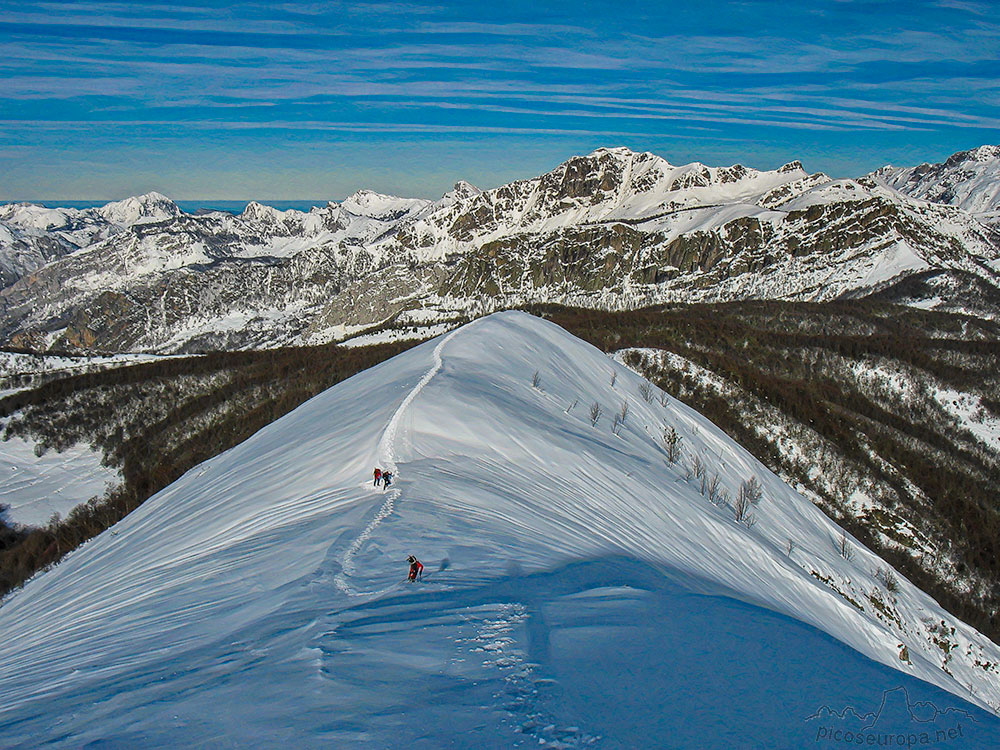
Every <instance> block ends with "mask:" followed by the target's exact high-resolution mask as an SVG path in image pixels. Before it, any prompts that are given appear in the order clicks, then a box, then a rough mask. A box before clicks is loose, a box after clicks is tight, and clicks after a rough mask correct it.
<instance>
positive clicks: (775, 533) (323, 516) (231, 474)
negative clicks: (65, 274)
mask: <svg viewBox="0 0 1000 750" xmlns="http://www.w3.org/2000/svg"><path fill="white" fill-rule="evenodd" d="M535 370H537V371H538V373H539V379H540V382H539V387H538V388H532V387H531V380H532V373H533V372H534V371H535ZM613 373H615V374H616V380H615V382H614V384H612V382H611V376H612V374H613ZM642 382H643V381H641V380H640V379H639V378H638V377H637V376H636V375H635V374H633V373H631V372H630V371H628V370H627V369H626V368H624V367H623V366H621V365H620V364H618V363H616V362H614V361H613V360H610V359H609V358H607V357H606V356H605V355H603V354H602V353H601V352H599V351H598V350H596V349H594V348H593V347H591V346H590V345H588V344H585V343H584V342H582V341H580V340H578V339H576V338H574V337H572V336H570V335H569V334H568V333H566V332H565V331H563V330H562V329H560V328H558V327H557V326H555V325H553V324H550V323H547V322H545V321H542V320H539V319H537V318H533V317H531V316H529V315H526V314H523V313H501V314H497V315H492V316H490V317H487V318H483V319H480V320H479V321H476V322H474V323H471V324H469V325H467V326H465V327H463V328H461V329H458V330H457V331H453V332H452V333H450V334H448V335H447V336H445V337H442V338H439V339H437V340H434V341H431V342H428V343H426V344H423V345H421V346H418V347H416V348H414V349H411V350H409V351H408V352H406V353H404V354H402V355H400V356H398V357H396V358H394V359H392V360H389V361H387V362H385V363H383V364H381V365H379V366H377V367H375V368H372V369H371V370H368V371H366V372H363V373H360V374H359V375H357V376H355V377H353V378H351V379H349V380H347V381H345V382H343V383H341V384H339V385H337V386H335V387H334V388H332V389H330V390H328V391H326V392H324V393H322V394H320V395H319V396H317V397H316V398H314V399H312V400H311V401H309V402H307V403H306V404H303V405H302V406H301V407H299V408H298V409H297V410H295V411H294V412H292V413H291V414H289V415H287V416H286V417H284V418H282V419H281V420H279V421H277V422H275V423H273V424H272V425H270V426H268V427H267V428H265V429H263V430H261V431H260V432H259V433H257V434H256V435H254V436H253V437H252V438H251V439H249V440H248V441H246V442H245V443H243V444H241V445H239V446H237V447H236V448H234V449H232V450H230V451H228V452H226V453H224V454H222V455H220V456H218V457H216V458H214V459H212V460H210V461H208V462H206V463H205V464H203V465H201V466H200V467H197V468H196V469H194V470H192V471H190V472H189V473H188V474H186V475H185V476H184V477H182V478H181V479H180V480H179V481H177V482H176V483H174V484H173V485H171V486H170V487H168V488H167V489H165V490H163V491H162V492H160V493H159V494H158V495H156V496H155V497H154V498H152V499H151V500H149V501H148V502H147V503H146V504H144V505H143V506H142V507H141V508H139V509H138V510H137V511H135V512H134V513H132V514H131V515H130V516H128V517H127V518H126V519H124V520H123V521H122V522H121V523H119V524H118V525H117V526H116V527H115V528H114V529H113V531H110V532H108V533H105V534H103V535H101V536H100V537H98V538H97V539H95V540H93V541H92V542H90V543H88V544H87V545H85V546H84V547H82V548H81V549H79V550H77V551H76V552H74V553H72V554H71V555H70V556H68V557H67V558H66V559H65V560H64V561H63V562H62V563H61V564H60V565H59V566H57V567H56V568H54V569H53V570H51V571H48V572H46V573H43V574H41V575H39V576H37V577H36V578H35V579H33V580H32V581H31V582H29V584H28V585H27V586H26V587H25V588H24V589H23V590H21V591H18V592H16V593H15V594H13V595H12V596H11V597H9V598H8V599H7V600H6V601H5V602H4V604H3V606H2V607H0V631H2V632H3V633H4V638H3V639H2V640H0V736H3V737H4V742H5V744H7V745H9V746H12V747H34V746H37V745H41V744H50V745H53V746H56V747H79V746H83V745H87V744H88V743H97V744H102V745H104V746H111V747H150V746H166V745H170V746H191V745H199V746H215V747H247V746H261V747H269V746H273V745H275V744H277V743H279V742H289V743H293V745H294V746H295V747H365V748H368V747H371V748H376V747H378V748H382V747H403V746H407V747H417V748H438V747H477V748H478V747H497V748H499V747H512V746H518V745H521V744H523V745H525V746H536V747H537V746H546V747H583V746H600V747H616V748H617V747H621V748H629V747H633V748H634V747H650V746H653V747H722V746H739V747H802V746H806V745H809V746H812V745H815V746H817V747H827V746H830V747H834V746H839V745H837V744H832V745H831V744H824V743H825V738H826V733H827V732H828V730H829V736H830V737H833V736H834V732H835V731H837V730H836V727H840V730H839V731H840V732H841V736H842V735H843V731H845V727H848V728H850V731H867V732H869V733H872V732H876V733H877V732H883V731H884V732H890V731H892V732H895V731H907V732H909V731H914V732H917V731H924V732H930V734H931V736H933V735H934V733H935V732H939V731H943V732H945V733H946V735H945V736H946V738H947V737H948V735H947V733H948V732H956V733H958V734H953V735H951V737H959V736H960V737H961V738H962V742H963V744H955V745H954V746H955V747H991V746H996V745H997V743H998V742H1000V721H998V720H997V719H996V717H995V716H993V715H992V714H990V713H987V712H986V711H984V710H982V709H983V708H986V707H990V706H996V705H997V704H998V703H1000V687H998V684H997V680H996V671H995V670H996V666H995V665H996V664H997V663H998V662H1000V649H998V648H997V646H995V645H994V644H992V643H991V642H989V641H988V640H987V639H986V638H984V637H983V636H981V635H979V634H978V633H976V632H975V631H974V630H972V629H971V628H969V627H968V626H966V625H964V624H962V623H961V622H957V621H955V620H954V618H951V617H950V616H949V615H948V614H947V613H945V612H943V611H942V610H941V609H940V608H938V607H937V605H936V604H935V603H934V602H933V601H932V600H930V599H929V597H927V596H926V595H924V594H923V593H921V592H920V591H918V590H916V589H914V588H913V587H912V586H910V585H909V584H908V583H907V582H906V581H904V580H902V579H900V580H899V590H898V591H897V592H896V593H895V594H891V593H889V592H886V591H884V590H882V591H881V592H880V593H879V594H878V595H877V599H878V601H879V602H881V609H879V608H876V607H875V606H874V605H873V604H872V603H871V602H872V601H873V600H872V599H869V598H868V594H870V593H871V592H873V591H877V590H878V587H879V584H878V583H877V581H876V579H875V577H874V575H873V570H875V569H876V568H877V567H878V566H879V565H882V563H881V562H880V561H879V560H878V559H877V558H875V557H874V556H873V555H872V554H871V553H869V552H867V551H866V550H864V549H862V548H861V547H860V546H859V545H857V544H854V543H853V542H852V549H853V550H854V554H853V557H852V559H849V560H848V559H845V558H844V557H841V556H840V555H839V554H838V552H837V550H836V545H835V540H836V539H838V538H839V536H840V532H839V530H838V529H837V527H836V526H835V525H834V524H833V523H832V522H831V521H829V520H828V519H827V518H826V517H825V516H823V515H822V514H821V513H820V512H819V511H818V510H816V509H815V508H814V507H813V506H812V505H811V504H810V503H809V502H807V501H806V500H804V499H803V498H802V497H801V496H799V495H797V494H796V493H795V492H793V491H792V490H791V489H790V488H788V487H787V486H785V485H784V484H782V483H781V482H780V481H779V480H778V479H777V478H776V477H774V476H773V475H771V474H770V473H768V472H767V470H766V469H765V468H764V467H763V466H761V465H760V464H759V463H758V462H757V461H756V460H754V459H753V458H752V457H751V456H750V455H749V454H748V453H747V452H746V451H744V450H742V449H741V448H740V447H739V446H737V445H735V444H734V443H733V442H732V441H731V440H729V439H728V438H727V437H726V436H725V435H724V434H723V433H722V432H721V431H720V430H718V429H717V428H716V427H714V426H713V425H712V424H711V423H710V422H708V421H707V420H705V419H704V418H703V417H701V416H699V415H698V414H697V413H695V412H693V411H692V410H690V409H688V408H687V407H685V406H684V405H683V404H680V403H679V402H676V401H674V400H669V401H668V402H667V403H666V405H661V403H660V400H659V399H658V398H657V399H652V400H651V401H650V402H647V401H646V400H645V399H644V398H642V396H641V393H640V387H641V384H642ZM624 402H627V403H628V404H629V410H628V413H627V415H626V418H625V424H624V427H622V428H621V430H620V433H619V434H618V435H615V434H613V431H612V429H611V427H612V424H613V419H612V414H613V413H614V412H616V411H619V410H620V409H621V407H622V404H623V403H624ZM594 403H598V404H600V405H601V406H602V407H603V411H604V413H603V415H602V416H601V417H600V419H599V421H598V423H597V425H596V426H595V425H592V423H591V418H590V406H591V404H594ZM664 425H671V426H674V427H675V428H676V429H677V431H678V432H679V433H680V434H681V435H682V437H683V443H682V446H683V448H684V460H683V464H675V465H669V464H667V462H666V461H665V456H664V452H663V450H662V448H661V441H660V436H661V435H662V431H663V428H664ZM694 456H698V457H699V458H700V460H702V461H704V463H705V464H706V465H707V466H708V468H709V473H710V475H714V474H715V473H716V472H717V473H718V476H719V478H720V481H721V483H722V484H723V485H724V486H725V488H726V489H727V490H728V491H729V492H730V493H731V494H733V495H735V493H736V491H737V488H738V485H739V483H740V481H742V480H743V479H746V478H748V477H750V476H751V475H752V476H755V477H757V478H758V480H759V481H760V482H761V483H762V485H763V489H764V497H763V500H762V501H761V502H760V503H759V504H758V505H757V506H756V508H755V510H754V513H755V515H756V518H757V523H756V525H754V526H753V527H752V528H748V527H747V526H745V525H741V524H738V523H736V522H735V521H734V520H733V514H732V512H731V510H729V509H728V508H726V507H719V506H716V505H714V504H711V503H709V502H708V500H707V499H706V498H705V497H703V496H702V494H701V493H700V492H699V487H698V483H697V482H696V481H694V480H693V479H685V472H684V468H683V466H684V465H687V466H690V465H691V464H692V462H693V460H694ZM375 465H382V466H383V467H387V468H395V469H396V472H397V477H396V480H397V481H396V482H395V484H394V486H393V487H392V488H390V489H389V490H379V489H377V488H374V487H372V485H371V470H372V467H373V466H375ZM789 539H791V540H793V541H794V549H793V550H792V551H791V553H789V552H788V550H787V542H788V540H789ZM411 553H412V554H416V555H417V556H418V557H420V558H421V559H422V560H423V562H424V563H425V565H426V566H427V572H428V575H427V576H426V581H425V582H424V583H421V584H417V585H414V586H409V585H407V584H404V583H402V582H401V580H400V579H401V578H402V577H403V576H404V575H405V571H406V563H405V562H404V561H405V559H406V556H407V554H411ZM851 600H854V603H852V602H851ZM952 628H953V629H952ZM942 641H943V642H947V643H949V644H951V643H954V646H949V647H948V648H947V649H944V648H942V647H941V646H940V645H939V643H940V642H942ZM903 645H905V646H906V651H905V652H903V655H904V657H907V656H908V658H909V661H908V662H907V661H903V660H901V658H900V653H901V647H902V646H903ZM942 662H944V666H945V667H946V669H942ZM976 662H979V663H980V664H986V663H988V664H990V665H992V666H991V667H986V668H984V667H981V666H976ZM990 669H992V670H994V671H990ZM959 696H961V697H959ZM966 701H969V702H966ZM972 704H976V705H972ZM929 706H930V707H931V708H934V711H932V712H931V713H930V714H928V710H929V709H928V707H929ZM977 706H978V707H977ZM869 712H870V713H871V716H868V717H865V715H866V714H867V713H869ZM859 716H861V717H865V718H863V720H859V719H858V717H859ZM852 722H853V723H852ZM855 724H857V726H855ZM862 725H864V726H862ZM866 727H867V728H866ZM957 742H958V740H956V743H957ZM938 746H942V747H947V746H949V745H948V744H947V742H945V743H943V744H942V743H939V744H938Z"/></svg>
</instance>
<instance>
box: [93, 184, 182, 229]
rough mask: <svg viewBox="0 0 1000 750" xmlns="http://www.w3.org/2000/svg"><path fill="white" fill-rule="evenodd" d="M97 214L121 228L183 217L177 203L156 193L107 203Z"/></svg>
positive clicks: (96, 210)
mask: <svg viewBox="0 0 1000 750" xmlns="http://www.w3.org/2000/svg"><path fill="white" fill-rule="evenodd" d="M95 212H96V213H97V214H99V215H100V216H102V217H103V218H104V219H105V220H106V221H108V222H110V223H112V224H118V225H121V226H133V225H135V224H144V223H147V222H154V221H164V220H165V219H170V218H173V217H176V216H180V215H181V210H180V208H178V207H177V204H176V203H174V202H173V201H172V200H170V198H168V197H167V196H165V195H162V194H160V193H157V192H155V191H154V192H149V193H146V194H144V195H138V196H133V197H131V198H126V199H125V200H121V201H113V202H111V203H107V204H105V205H104V206H101V207H100V208H97V209H95Z"/></svg>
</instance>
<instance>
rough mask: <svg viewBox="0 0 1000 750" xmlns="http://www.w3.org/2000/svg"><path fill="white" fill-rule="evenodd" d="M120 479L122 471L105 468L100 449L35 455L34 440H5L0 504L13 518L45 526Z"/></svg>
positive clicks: (74, 448)
mask: <svg viewBox="0 0 1000 750" xmlns="http://www.w3.org/2000/svg"><path fill="white" fill-rule="evenodd" d="M120 481H121V475H120V474H119V472H118V471H117V470H115V469H110V468H108V467H106V466H102V465H101V454H100V452H99V451H93V450H91V449H90V447H89V446H87V445H82V444H78V445H74V446H71V447H70V448H67V449H66V450H64V451H63V452H62V453H58V452H56V451H54V450H49V451H46V452H45V453H44V454H42V455H41V456H36V455H35V446H34V444H33V443H31V442H30V441H27V440H22V439H20V438H10V439H9V440H0V505H6V506H8V510H7V511H6V513H5V514H4V515H5V517H6V519H7V521H8V522H14V523H19V524H23V525H25V526H44V525H45V524H47V523H48V522H49V519H50V518H51V517H52V514H53V513H58V514H59V515H61V516H63V517H65V516H67V515H68V514H69V512H70V511H71V510H73V508H75V507H76V506H77V505H79V504H80V503H85V502H87V500H89V499H90V498H92V497H100V496H101V495H103V494H104V491H105V490H106V489H108V487H109V486H113V485H116V484H118V483H119V482H120Z"/></svg>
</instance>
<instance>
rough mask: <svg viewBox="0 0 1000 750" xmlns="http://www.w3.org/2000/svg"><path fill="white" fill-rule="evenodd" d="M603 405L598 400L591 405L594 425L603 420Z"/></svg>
mask: <svg viewBox="0 0 1000 750" xmlns="http://www.w3.org/2000/svg"><path fill="white" fill-rule="evenodd" d="M602 411H603V410H602V409H601V405H600V404H599V403H597V402H596V401H595V402H594V403H593V404H592V405H591V407H590V424H591V426H593V427H597V423H598V422H600V421H601V413H602Z"/></svg>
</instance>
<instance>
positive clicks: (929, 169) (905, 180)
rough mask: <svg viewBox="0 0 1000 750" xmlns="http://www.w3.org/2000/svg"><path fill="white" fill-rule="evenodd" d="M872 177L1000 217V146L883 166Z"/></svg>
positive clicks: (912, 192) (914, 193) (903, 190)
mask: <svg viewBox="0 0 1000 750" xmlns="http://www.w3.org/2000/svg"><path fill="white" fill-rule="evenodd" d="M870 177H871V178H872V179H873V180H874V181H876V182H880V183H882V184H885V185H888V186H889V187H892V188H894V189H895V190H898V191H900V192H901V193H904V194H906V195H909V196H912V197H914V198H920V199H921V200H926V201H931V202H933V203H945V204H947V205H949V206H958V207H959V208H962V209H965V210H966V211H970V212H972V213H980V214H983V213H985V214H993V216H988V217H986V218H987V219H988V220H991V221H1000V216H998V215H996V214H997V213H998V212H1000V146H980V147H979V148H974V149H970V150H969V151H960V152H959V153H957V154H952V155H951V156H950V157H948V158H947V159H946V160H945V161H943V162H941V163H940V164H921V165H920V166H917V167H908V168H898V167H882V168H881V169H879V170H877V171H876V172H873V173H872V174H871V175H870Z"/></svg>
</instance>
